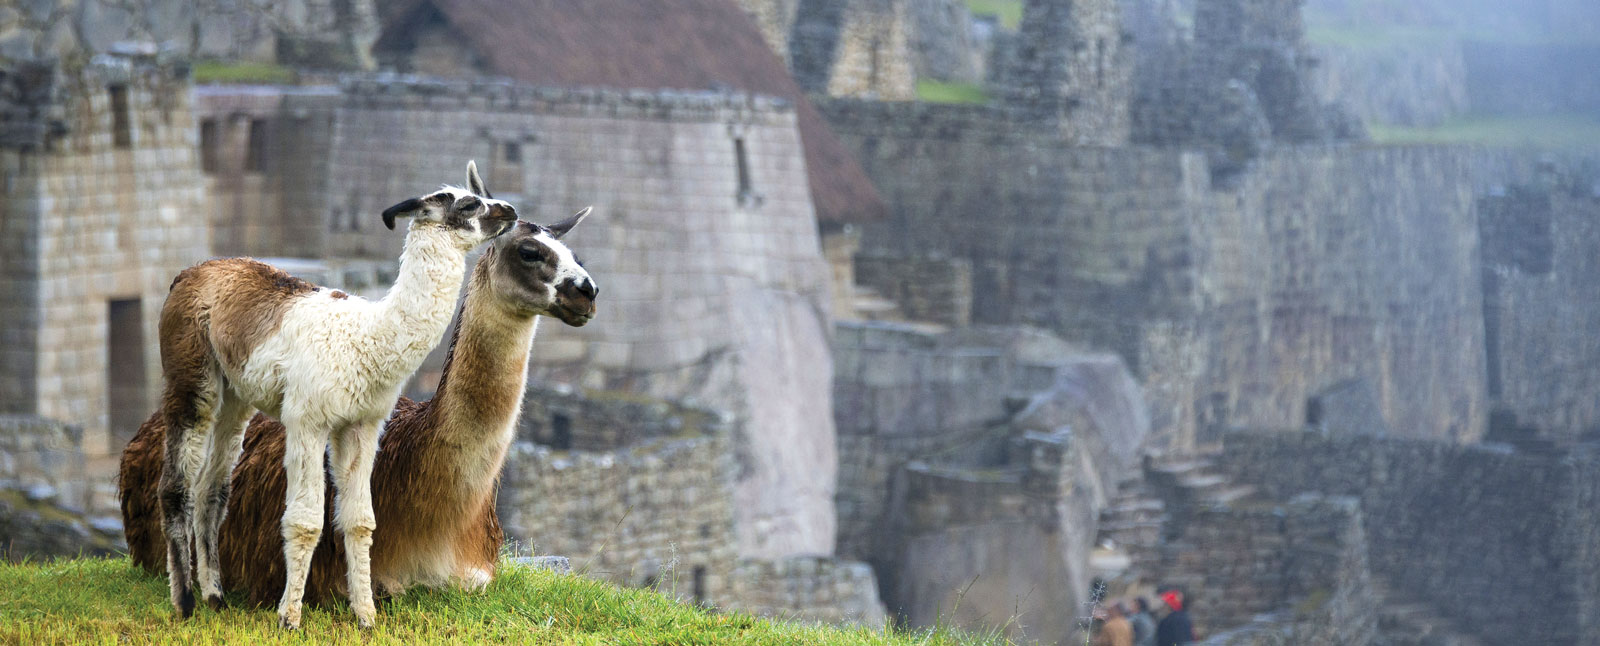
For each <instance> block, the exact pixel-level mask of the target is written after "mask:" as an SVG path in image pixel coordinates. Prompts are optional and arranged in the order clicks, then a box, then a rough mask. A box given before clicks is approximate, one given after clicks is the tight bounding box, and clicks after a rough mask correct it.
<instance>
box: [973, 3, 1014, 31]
mask: <svg viewBox="0 0 1600 646" xmlns="http://www.w3.org/2000/svg"><path fill="white" fill-rule="evenodd" d="M966 2H967V10H968V11H971V12H972V15H974V16H995V17H996V18H999V20H1000V25H1001V26H1003V27H1005V28H1007V29H1016V28H1017V26H1018V25H1020V24H1022V0H966Z"/></svg>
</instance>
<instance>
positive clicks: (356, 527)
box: [332, 422, 380, 628]
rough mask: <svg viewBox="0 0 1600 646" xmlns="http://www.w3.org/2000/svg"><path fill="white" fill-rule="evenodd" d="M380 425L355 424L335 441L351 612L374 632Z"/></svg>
mask: <svg viewBox="0 0 1600 646" xmlns="http://www.w3.org/2000/svg"><path fill="white" fill-rule="evenodd" d="M379 426H380V424H379V423H375V422H364V423H357V424H351V425H350V426H348V427H345V428H344V429H343V430H342V431H341V432H339V433H338V434H337V435H336V436H335V437H334V440H333V451H332V453H333V455H332V457H333V484H334V487H335V488H336V490H337V492H338V497H337V498H336V499H335V501H334V503H335V504H334V510H335V511H334V524H335V526H337V527H338V529H339V532H340V533H342V534H344V556H345V572H346V575H347V576H348V577H349V579H348V583H349V590H350V609H351V610H352V611H354V612H355V613H356V623H358V624H360V625H361V627H363V628H371V627H372V623H373V620H374V618H375V615H376V614H377V609H376V608H375V607H374V605H373V602H372V558H371V557H372V532H373V531H374V530H376V529H377V527H378V522H377V517H376V516H374V515H373V512H372V463H373V461H374V459H375V457H376V454H377V450H378V433H379V430H378V429H379Z"/></svg>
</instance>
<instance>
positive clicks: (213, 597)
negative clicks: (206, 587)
mask: <svg viewBox="0 0 1600 646" xmlns="http://www.w3.org/2000/svg"><path fill="white" fill-rule="evenodd" d="M206 605H207V606H210V608H211V610H212V611H217V610H221V609H222V595H220V594H208V595H206Z"/></svg>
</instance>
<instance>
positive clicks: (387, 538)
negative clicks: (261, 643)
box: [118, 209, 596, 605]
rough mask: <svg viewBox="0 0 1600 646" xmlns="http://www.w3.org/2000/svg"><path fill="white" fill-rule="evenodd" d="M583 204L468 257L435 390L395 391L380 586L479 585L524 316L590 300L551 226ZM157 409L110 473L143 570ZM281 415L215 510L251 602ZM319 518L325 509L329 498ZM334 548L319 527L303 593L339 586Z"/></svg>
mask: <svg viewBox="0 0 1600 646" xmlns="http://www.w3.org/2000/svg"><path fill="white" fill-rule="evenodd" d="M587 214H588V210H587V209H585V210H584V211H582V212H580V213H578V214H577V215H575V216H573V217H572V218H569V219H567V220H566V221H563V222H561V223H560V224H556V225H552V226H551V227H549V228H545V227H540V226H538V225H534V224H529V223H526V222H519V223H518V224H517V226H516V227H515V228H514V229H513V230H512V231H510V232H508V233H506V234H505V235H503V236H501V237H499V238H496V239H495V241H494V242H493V243H492V244H491V245H490V248H489V250H488V251H487V252H486V253H485V254H484V256H483V257H482V258H481V259H479V260H478V263H477V265H476V266H475V268H474V269H473V273H472V278H471V280H470V281H469V286H468V289H467V296H466V298H465V300H464V301H463V303H462V306H461V313H460V315H459V318H458V320H457V322H456V330H455V333H454V335H453V336H452V337H451V341H450V352H449V355H448V357H447V358H446V359H445V367H444V374H443V377H442V378H441V379H440V383H439V391H438V394H437V395H436V396H435V397H434V398H433V399H432V400H429V401H426V402H420V403H419V402H413V401H411V400H409V399H405V398H401V400H400V403H399V405H398V406H397V407H396V408H395V410H394V414H393V415H392V416H391V417H390V418H389V420H388V421H387V422H386V423H385V425H384V434H383V436H382V437H381V438H380V439H379V441H378V455H377V459H376V463H375V465H374V468H373V478H372V496H373V511H374V512H375V513H376V518H377V520H378V530H377V531H376V532H375V533H374V534H373V543H372V576H373V582H374V584H375V585H376V587H377V590H378V592H379V593H380V594H398V593H400V592H402V591H404V590H405V589H407V588H409V587H412V586H416V585H424V586H441V585H457V586H462V587H469V588H471V587H479V586H482V585H484V584H486V583H488V581H489V579H490V578H491V577H492V576H493V574H494V571H495V570H494V567H495V559H496V557H497V555H498V553H499V549H500V545H501V542H502V536H501V533H500V524H499V519H498V517H497V516H496V515H495V484H496V482H497V481H498V479H499V473H500V467H501V465H502V464H503V463H504V461H505V456H506V450H507V448H508V447H509V445H510V443H511V441H512V439H513V437H514V436H515V434H516V423H517V419H518V415H519V413H520V410H521V405H522V394H523V389H524V386H525V385H526V374H527V363H528V352H529V349H530V348H531V346H532V343H533V337H534V332H535V329H536V326H537V323H538V319H537V316H538V315H545V316H554V317H556V318H558V319H561V320H562V321H564V322H566V323H567V324H568V325H573V326H581V325H583V324H584V323H586V322H588V320H589V319H590V318H591V317H592V316H593V314H594V297H595V295H596V290H595V288H594V286H593V283H592V282H589V283H587V284H572V283H570V282H567V281H566V279H565V277H564V276H563V275H562V271H561V268H562V267H564V266H566V265H567V263H569V262H575V260H573V259H572V258H571V252H570V251H569V250H567V249H566V247H564V246H563V245H562V244H561V243H560V242H557V241H556V239H557V238H560V237H561V236H562V235H564V234H565V233H566V232H567V231H569V230H571V228H572V227H573V226H575V225H576V224H577V223H578V222H579V221H581V220H582V219H583V217H584V216H585V215H587ZM167 428H168V427H167V424H166V420H165V419H164V418H163V417H162V416H161V415H160V414H156V415H152V416H151V417H150V419H149V420H147V421H146V422H145V423H144V425H143V426H141V427H140V428H139V432H138V434H137V435H136V436H134V438H133V441H132V442H130V443H129V444H128V447H127V449H126V450H124V451H123V453H122V465H121V471H120V473H119V475H118V482H119V486H120V489H121V492H120V493H121V497H122V519H123V525H124V527H125V530H126V533H127V539H128V553H129V555H130V556H131V557H132V558H133V561H134V563H136V564H138V565H140V566H142V567H144V568H145V569H147V570H149V571H151V572H161V571H163V568H164V556H165V546H164V544H163V541H162V535H161V527H160V524H159V522H158V521H157V516H156V510H157V505H158V502H157V500H158V497H157V486H156V481H157V479H158V478H159V474H160V471H161V452H162V449H161V447H162V444H163V443H164V439H163V438H164V436H165V433H166V431H167ZM284 440H285V434H284V428H283V426H282V425H281V424H279V423H277V422H276V421H274V420H272V419H271V418H269V417H267V416H265V415H256V417H255V419H254V420H252V421H251V423H250V427H249V430H248V431H247V432H246V434H245V441H244V454H243V457H242V459H241V460H240V461H239V464H238V466H236V467H234V470H233V478H232V480H233V489H234V495H233V496H232V497H230V498H229V499H228V513H227V517H226V520H224V521H223V523H222V528H221V535H220V544H219V547H220V550H221V557H222V558H221V564H222V579H223V584H224V585H225V586H226V588H227V589H229V590H239V591H242V592H244V593H245V594H246V596H247V597H248V598H249V599H250V600H251V601H252V602H253V603H256V604H259V605H265V604H268V603H271V602H272V601H273V599H274V598H275V596H276V595H277V593H278V591H279V590H281V589H282V587H283V582H284V568H283V559H281V558H278V557H276V556H275V555H276V554H278V553H280V550H281V549H282V544H283V539H282V537H281V536H280V535H279V533H278V531H277V530H276V519H277V515H278V514H279V513H280V510H281V509H282V500H283V496H284V493H285V491H286V486H287V478H286V477H285V474H284V469H283V457H284V450H285V442H284ZM325 514H326V515H325V517H324V519H323V522H324V523H325V526H327V525H331V524H332V523H333V522H334V514H335V512H334V508H333V506H332V505H328V506H327V507H326V511H325ZM343 552H344V549H343V547H342V546H341V545H340V544H339V543H338V542H337V541H332V540H324V541H322V542H321V543H320V544H319V545H318V547H317V550H316V553H315V556H314V557H313V560H312V565H311V573H310V577H309V580H308V582H307V587H306V591H305V594H306V599H307V600H308V601H310V602H312V603H323V602H327V601H330V600H332V599H333V598H334V597H335V596H336V595H337V594H340V593H343V592H345V584H344V579H345V576H344V575H345V562H344V557H343Z"/></svg>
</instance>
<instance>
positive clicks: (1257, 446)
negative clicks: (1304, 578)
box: [1222, 432, 1600, 643]
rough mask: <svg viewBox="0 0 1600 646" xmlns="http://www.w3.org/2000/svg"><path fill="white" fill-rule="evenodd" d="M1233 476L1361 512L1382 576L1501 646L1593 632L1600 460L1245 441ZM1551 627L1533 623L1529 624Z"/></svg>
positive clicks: (1371, 443) (1298, 438) (1325, 440)
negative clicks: (1343, 498) (1347, 500)
mask: <svg viewBox="0 0 1600 646" xmlns="http://www.w3.org/2000/svg"><path fill="white" fill-rule="evenodd" d="M1222 462H1223V464H1224V465H1225V466H1226V467H1227V468H1228V469H1229V470H1230V471H1231V472H1232V473H1233V474H1234V475H1235V476H1236V478H1237V479H1239V480H1240V481H1243V482H1248V483H1252V484H1255V485H1256V486H1258V487H1260V488H1261V489H1262V490H1263V492H1264V493H1266V494H1267V495H1268V496H1269V497H1272V498H1277V499H1286V498H1288V497H1292V496H1294V495H1296V494H1298V493H1301V492H1321V493H1325V494H1329V495H1349V496H1355V497H1358V498H1359V499H1360V500H1361V510H1362V513H1363V520H1364V524H1365V527H1366V535H1367V542H1368V545H1369V550H1370V551H1369V554H1370V559H1371V564H1372V571H1373V572H1374V573H1376V574H1377V575H1378V576H1380V577H1381V578H1382V579H1383V580H1384V582H1385V583H1387V584H1388V586H1389V587H1390V589H1392V590H1394V591H1395V592H1397V593H1400V594H1404V595H1408V596H1409V597H1410V598H1413V599H1418V600H1422V601H1426V602H1428V603H1430V604H1432V606H1433V607H1434V608H1435V609H1436V610H1437V611H1439V612H1441V613H1443V614H1445V615H1446V616H1448V617H1450V618H1451V619H1453V620H1454V621H1455V622H1456V623H1457V624H1458V625H1459V626H1461V627H1463V628H1465V629H1468V630H1471V631H1473V632H1475V633H1477V634H1479V635H1482V636H1483V638H1484V639H1485V640H1486V641H1488V642H1491V643H1500V642H1510V641H1515V640H1519V639H1532V640H1535V641H1540V642H1543V643H1577V642H1579V641H1581V638H1580V637H1579V636H1580V635H1584V634H1589V633H1590V632H1592V630H1593V629H1594V625H1595V621H1596V620H1595V617H1596V615H1595V614H1594V610H1595V608H1596V607H1600V606H1597V603H1596V600H1597V597H1596V596H1595V594H1596V592H1597V591H1600V588H1597V586H1596V585H1595V583H1594V582H1595V581H1596V578H1595V575H1596V573H1597V572H1600V562H1597V561H1596V560H1595V559H1596V558H1597V553H1596V552H1595V550H1594V547H1593V541H1594V540H1595V539H1596V538H1597V537H1600V529H1597V526H1600V519H1597V517H1596V516H1595V514H1594V511H1593V509H1594V507H1593V502H1594V499H1593V496H1594V494H1595V491H1596V489H1595V485H1594V480H1595V478H1594V476H1593V473H1594V472H1595V468H1596V465H1597V462H1596V458H1595V456H1593V455H1592V454H1590V453H1589V452H1583V453H1573V454H1542V455H1534V454H1523V453H1518V452H1515V451H1511V450H1509V449H1506V448H1503V447H1501V448H1495V447H1492V446H1483V447H1459V446H1452V445H1449V444H1445V443H1439V442H1429V441H1421V440H1401V439H1382V438H1374V437H1369V436H1349V435H1331V436H1323V435H1320V434H1314V433H1264V432H1237V433H1230V434H1229V435H1228V436H1227V437H1226V451H1225V453H1224V454H1223V458H1222ZM1534 615H1537V616H1540V617H1543V618H1545V620H1544V621H1539V622H1534V623H1529V622H1526V621H1524V620H1522V619H1518V618H1519V617H1521V618H1524V619H1525V618H1526V617H1528V616H1534Z"/></svg>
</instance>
